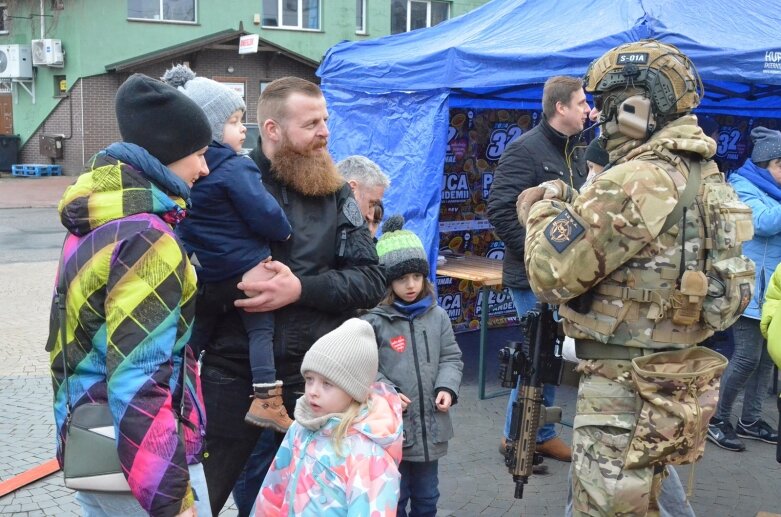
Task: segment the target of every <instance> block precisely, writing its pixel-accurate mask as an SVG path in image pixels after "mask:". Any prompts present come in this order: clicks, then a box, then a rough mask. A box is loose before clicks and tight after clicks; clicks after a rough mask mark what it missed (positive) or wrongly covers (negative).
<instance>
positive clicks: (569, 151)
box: [488, 76, 591, 461]
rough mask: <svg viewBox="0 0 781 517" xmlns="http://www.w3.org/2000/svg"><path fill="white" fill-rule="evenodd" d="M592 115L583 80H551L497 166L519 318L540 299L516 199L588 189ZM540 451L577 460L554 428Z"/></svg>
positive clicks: (502, 231)
mask: <svg viewBox="0 0 781 517" xmlns="http://www.w3.org/2000/svg"><path fill="white" fill-rule="evenodd" d="M590 112H591V108H590V107H589V105H588V102H586V94H585V93H584V92H583V83H582V81H581V80H580V79H578V78H575V77H565V76H557V77H551V78H550V79H548V80H547V81H546V82H545V86H544V87H543V90H542V121H541V122H540V123H539V124H538V125H537V126H535V127H534V128H532V129H531V130H530V131H529V132H527V133H524V134H523V135H521V136H520V137H519V138H518V139H517V140H515V141H513V142H511V143H510V145H508V146H507V148H506V149H505V151H504V153H503V154H502V157H501V158H500V159H499V165H497V167H496V172H495V173H494V181H493V184H492V185H491V193H490V195H489V197H488V219H489V221H490V222H491V224H492V225H493V226H494V231H495V232H496V235H497V236H499V238H500V239H502V241H503V242H504V263H503V264H502V285H504V286H505V287H508V288H509V289H510V294H511V295H512V299H513V304H514V305H515V310H516V311H517V313H518V316H519V317H520V316H521V315H523V314H525V313H526V312H528V311H529V310H531V309H532V308H533V307H534V304H535V303H536V302H537V299H536V298H535V296H534V293H533V292H532V291H531V289H530V288H529V280H528V278H527V274H526V267H525V266H524V263H523V257H524V249H525V244H524V240H525V238H526V232H525V231H524V229H523V226H521V224H520V223H519V222H518V215H517V213H516V210H515V203H516V200H517V198H518V195H519V194H520V193H521V192H523V191H524V190H526V189H528V188H530V187H535V186H537V185H539V184H540V183H542V182H543V181H546V180H551V179H559V178H560V179H562V180H563V181H565V182H567V183H568V184H569V185H570V186H571V187H572V188H573V189H578V188H580V187H581V185H583V182H584V181H585V180H586V171H585V164H584V163H583V161H582V156H581V155H580V152H582V147H578V146H577V145H576V144H577V143H578V142H579V139H580V133H581V131H583V127H584V125H585V122H586V118H588V116H589V113H590ZM517 394H518V390H517V388H514V389H513V390H512V392H511V393H510V398H509V400H508V401H507V415H506V418H505V424H504V436H503V437H502V440H501V446H500V450H501V451H504V449H505V440H506V438H507V436H508V435H509V434H510V420H511V415H512V403H513V401H514V400H515V398H516V397H517ZM555 396H556V387H555V386H553V385H550V384H546V385H544V386H543V400H544V402H545V405H546V406H548V407H550V406H552V405H553V402H554V399H555ZM537 452H539V453H540V454H542V455H544V456H548V457H551V458H554V459H557V460H559V461H570V459H571V458H572V450H571V449H570V447H569V445H567V444H566V443H565V442H564V440H562V439H561V438H559V437H558V436H556V429H555V427H554V425H553V424H546V425H544V426H542V427H540V429H539V430H538V431H537ZM502 454H504V452H502Z"/></svg>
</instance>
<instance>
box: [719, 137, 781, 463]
mask: <svg viewBox="0 0 781 517" xmlns="http://www.w3.org/2000/svg"><path fill="white" fill-rule="evenodd" d="M751 141H752V142H753V144H754V148H753V150H752V152H751V158H747V159H746V163H744V164H743V166H742V167H741V168H740V169H738V170H736V171H735V172H733V173H732V174H730V177H729V183H730V184H732V186H733V187H734V188H735V191H737V193H738V196H739V197H740V199H741V201H743V202H744V203H746V204H747V205H748V206H749V207H750V208H751V213H752V220H753V222H754V238H753V239H752V240H751V241H749V242H746V243H745V244H744V245H743V252H744V253H745V254H746V255H747V256H748V257H749V258H751V259H752V260H753V261H754V263H755V264H756V269H757V276H756V285H755V287H754V296H753V298H752V299H751V302H750V303H749V305H748V307H747V308H746V310H745V312H743V316H741V318H740V319H739V320H738V321H737V322H735V324H734V325H733V326H732V331H733V333H734V336H735V339H734V342H735V350H734V352H733V355H732V359H731V360H730V362H729V366H727V370H726V371H725V372H724V376H723V377H722V379H721V388H720V390H719V404H718V406H717V408H716V414H715V415H714V416H713V418H712V419H711V422H710V425H709V426H708V440H710V441H711V442H713V443H715V444H716V445H718V446H719V447H721V448H722V449H727V450H730V451H742V450H744V449H745V448H746V446H745V444H744V443H743V442H742V441H741V440H740V438H746V439H749V440H759V441H762V442H766V443H777V442H778V433H777V432H776V431H775V430H774V429H773V427H772V426H771V425H770V424H768V423H767V422H765V421H764V420H762V401H763V400H764V399H765V396H766V394H767V390H768V387H769V386H770V377H771V373H772V371H773V361H772V360H771V359H770V355H769V354H768V351H767V347H766V346H765V343H764V341H763V339H762V334H761V332H760V329H759V320H760V318H761V312H762V302H763V300H764V299H765V289H766V288H767V285H768V283H769V281H770V277H771V276H772V275H773V272H774V271H775V269H776V266H778V264H779V262H781V132H779V131H776V130H771V129H768V128H765V127H762V126H757V127H755V128H754V129H753V130H752V131H751ZM740 391H743V409H742V412H741V416H740V418H739V419H738V421H737V425H736V427H733V426H732V406H733V404H734V403H735V399H736V398H737V396H738V393H739V392H740Z"/></svg>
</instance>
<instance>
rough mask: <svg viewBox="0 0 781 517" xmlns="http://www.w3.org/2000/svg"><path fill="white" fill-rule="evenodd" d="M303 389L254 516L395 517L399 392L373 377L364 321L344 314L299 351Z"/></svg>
mask: <svg viewBox="0 0 781 517" xmlns="http://www.w3.org/2000/svg"><path fill="white" fill-rule="evenodd" d="M301 375H303V376H304V380H305V388H304V389H305V393H304V396H303V397H301V398H300V399H298V401H297V403H296V409H295V422H294V423H293V425H292V426H290V429H288V431H287V434H286V435H285V439H284V441H283V442H282V445H281V446H280V447H279V450H278V451H277V455H276V457H275V458H274V461H273V463H272V464H271V468H270V470H269V471H268V474H266V479H265V480H263V486H262V487H261V489H260V493H259V494H258V498H257V501H256V502H255V512H254V513H255V515H256V516H257V517H261V516H266V517H277V516H286V515H297V516H307V517H320V516H321V515H329V516H333V517H336V516H347V515H355V516H357V515H367V516H368V515H371V516H372V517H393V516H395V515H396V506H397V504H398V501H399V479H400V474H399V462H400V461H401V442H402V438H401V427H402V418H401V406H402V404H401V399H400V398H399V396H398V395H397V394H396V392H395V391H394V390H393V389H391V388H390V387H388V386H386V385H385V384H383V383H380V382H377V383H375V382H374V380H375V378H376V377H377V343H376V341H375V338H374V330H373V329H372V327H371V325H369V323H367V322H365V321H363V320H359V319H355V318H353V319H349V320H347V321H345V322H344V323H343V324H342V325H341V326H339V327H337V328H336V329H334V330H332V331H331V332H329V333H328V334H326V335H324V336H323V337H321V338H320V339H318V340H317V341H316V342H315V344H314V345H312V348H310V349H309V351H308V352H307V353H306V355H305V356H304V361H303V363H301Z"/></svg>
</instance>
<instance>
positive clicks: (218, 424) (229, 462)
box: [201, 355, 262, 515]
mask: <svg viewBox="0 0 781 517" xmlns="http://www.w3.org/2000/svg"><path fill="white" fill-rule="evenodd" d="M247 374H248V375H247V376H246V377H240V376H237V375H235V374H233V373H230V372H227V371H226V370H224V369H222V368H219V367H217V366H215V365H210V364H209V363H208V355H207V357H206V360H205V361H204V364H203V369H202V370H201V386H202V389H203V398H204V403H205V405H206V422H207V423H206V448H207V451H208V456H206V457H204V460H203V468H204V472H205V474H206V485H207V486H208V487H209V500H210V502H211V507H212V513H213V514H214V515H218V514H219V513H220V510H222V507H223V506H224V505H225V501H227V499H228V496H229V495H230V493H231V490H232V489H233V485H234V484H235V483H236V480H237V479H238V477H239V474H241V472H242V470H243V469H244V464H245V463H246V461H247V458H249V456H250V454H251V453H252V450H253V449H254V448H255V443H256V442H257V441H258V437H259V436H260V433H261V431H262V429H261V428H260V427H255V426H252V425H249V424H247V423H245V422H244V415H246V414H247V410H249V406H250V403H251V400H250V393H252V380H251V379H250V377H249V368H247ZM261 481H262V480H261Z"/></svg>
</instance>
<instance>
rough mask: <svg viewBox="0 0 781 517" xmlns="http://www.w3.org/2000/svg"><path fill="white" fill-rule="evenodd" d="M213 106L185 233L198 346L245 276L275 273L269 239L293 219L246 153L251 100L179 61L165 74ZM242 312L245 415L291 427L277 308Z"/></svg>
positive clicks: (208, 109)
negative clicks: (247, 380) (278, 358)
mask: <svg viewBox="0 0 781 517" xmlns="http://www.w3.org/2000/svg"><path fill="white" fill-rule="evenodd" d="M163 80H164V81H165V82H167V83H168V84H170V85H172V86H175V87H177V88H179V90H180V91H182V92H183V93H184V94H185V95H187V96H188V97H190V98H191V99H192V100H193V101H195V103H196V104H198V105H199V106H200V107H201V109H203V111H204V112H205V113H206V117H207V118H208V119H209V123H210V124H211V129H212V139H213V140H212V143H211V144H209V149H208V150H207V151H206V163H207V164H208V166H209V170H210V171H211V174H210V175H209V176H207V178H208V180H209V181H198V182H197V183H196V184H195V185H194V186H193V188H192V194H191V195H192V200H193V206H195V207H196V208H195V209H193V210H191V211H190V213H189V214H188V218H187V219H186V220H185V224H181V225H179V227H178V229H177V233H178V234H179V237H180V238H181V239H182V241H183V243H184V246H185V248H186V249H187V251H188V253H189V254H190V259H191V261H192V262H193V264H194V265H195V266H196V270H197V271H198V284H199V289H198V298H197V301H196V314H195V326H194V329H193V335H192V340H191V344H192V346H193V348H195V349H196V350H198V349H202V348H203V345H204V344H205V343H206V342H208V340H209V339H210V338H211V335H212V331H213V329H214V327H215V324H216V322H217V319H218V318H220V317H221V316H222V315H224V314H225V313H227V312H228V311H229V310H231V311H232V310H233V302H234V301H235V300H236V299H237V298H240V297H243V296H244V293H242V292H241V291H239V289H238V288H237V287H236V285H237V284H238V283H239V281H241V280H243V279H251V280H263V279H265V278H267V277H270V276H272V275H273V273H271V272H270V271H268V270H266V269H265V267H264V265H263V262H265V261H268V260H269V259H270V255H271V251H270V247H269V241H271V240H274V241H284V240H286V239H288V238H289V237H290V234H291V231H292V229H291V227H290V224H289V223H288V220H287V217H286V216H285V213H284V211H283V210H282V208H281V207H280V206H279V204H278V203H277V202H276V200H275V199H274V198H273V197H272V196H271V194H269V193H268V192H267V191H266V189H265V188H264V187H263V183H262V181H261V175H260V170H259V169H258V167H257V165H255V162H254V161H252V159H250V158H249V157H247V156H243V155H241V154H239V151H241V149H242V144H243V143H244V139H245V135H246V131H247V130H246V128H245V127H244V125H243V124H242V123H241V120H242V117H243V115H244V111H245V110H246V105H245V103H244V100H243V99H242V98H241V96H240V95H239V94H238V93H237V92H236V91H234V90H232V89H231V88H229V87H228V86H226V85H224V84H220V83H218V82H216V81H212V80H211V79H206V78H204V77H196V76H195V73H193V72H192V70H190V69H189V68H188V67H186V66H184V65H177V66H175V67H173V68H172V69H170V70H168V71H167V72H166V73H165V75H164V76H163ZM238 312H239V314H240V315H241V319H242V323H243V324H244V329H245V331H246V332H247V336H248V338H249V345H250V347H249V349H250V365H251V367H252V383H253V388H254V398H253V400H252V404H251V406H250V408H249V411H248V413H247V415H246V417H245V421H246V422H248V423H250V424H253V425H257V426H260V427H269V428H272V429H275V430H276V431H278V432H281V433H284V432H286V431H287V429H288V427H290V424H291V423H292V420H290V417H289V416H288V415H287V412H286V411H285V409H284V407H283V406H282V381H280V380H277V378H276V368H275V366H274V347H273V338H274V315H273V313H272V312H255V313H250V312H245V311H238Z"/></svg>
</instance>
